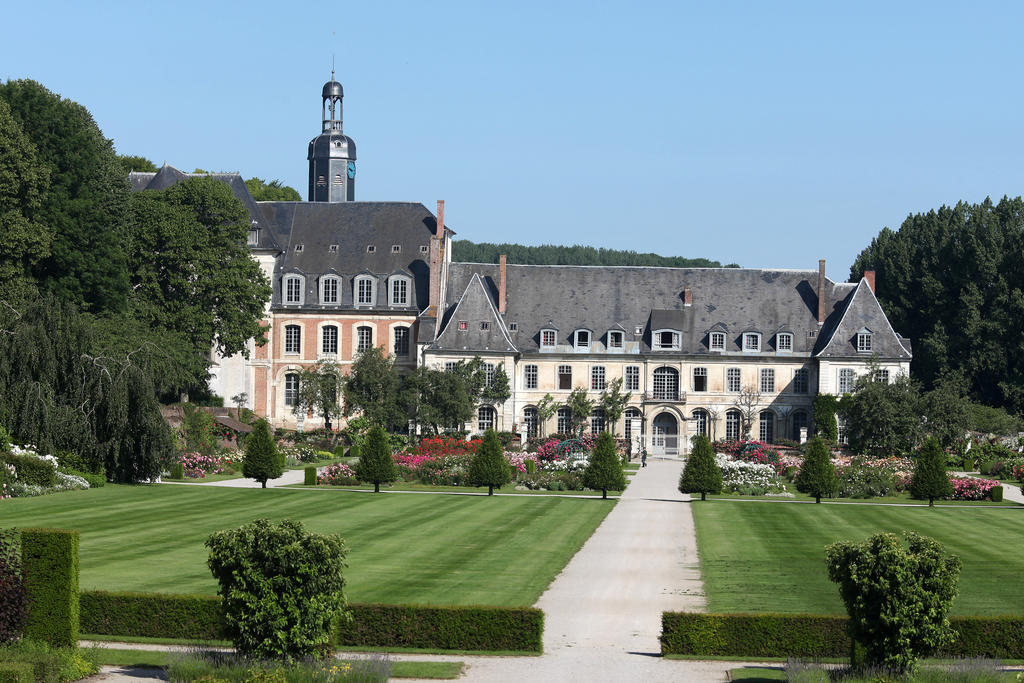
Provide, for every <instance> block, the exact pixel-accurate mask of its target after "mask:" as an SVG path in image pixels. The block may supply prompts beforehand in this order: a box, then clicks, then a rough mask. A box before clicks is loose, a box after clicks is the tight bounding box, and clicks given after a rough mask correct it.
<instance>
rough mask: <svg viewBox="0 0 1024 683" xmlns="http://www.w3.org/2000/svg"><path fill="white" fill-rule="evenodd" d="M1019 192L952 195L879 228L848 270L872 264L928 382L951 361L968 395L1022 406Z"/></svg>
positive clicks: (1023, 224) (1022, 224) (1022, 206)
mask: <svg viewBox="0 0 1024 683" xmlns="http://www.w3.org/2000/svg"><path fill="white" fill-rule="evenodd" d="M1021 264H1024V200H1022V199H1021V198H1020V197H1016V198H1013V199H1011V198H1008V197H1003V198H1002V199H1001V200H1000V201H999V202H998V203H994V202H992V201H991V200H990V199H986V200H985V201H983V202H981V203H980V204H970V203H967V202H959V203H958V204H956V205H955V206H942V207H940V208H939V209H936V210H932V211H928V212H926V213H919V214H913V215H910V216H908V217H907V219H906V220H905V221H903V224H902V225H901V226H900V228H899V230H897V231H893V230H890V229H889V228H885V229H883V230H882V231H881V232H880V233H879V234H878V236H877V237H875V239H873V240H872V241H871V244H870V245H869V246H868V247H867V248H866V249H865V250H864V251H862V252H861V253H860V255H859V256H858V257H857V259H856V260H855V261H854V263H853V266H852V268H851V271H850V275H851V278H856V279H859V278H860V276H861V273H862V272H863V271H865V270H874V271H876V280H875V282H876V288H877V295H878V299H879V301H880V302H881V303H882V306H883V307H884V308H885V311H886V314H887V315H888V317H889V320H890V321H891V322H892V324H893V327H894V328H895V329H896V330H898V331H899V332H900V333H901V334H904V335H906V336H908V337H910V338H911V339H912V340H913V341H914V360H913V362H912V366H911V367H912V374H913V376H914V377H915V378H917V379H919V380H920V381H922V382H923V384H924V386H925V388H926V389H930V388H932V386H933V385H934V384H935V383H936V382H937V381H938V380H939V378H940V377H941V376H942V375H943V374H944V373H946V372H949V371H958V372H960V373H962V375H963V377H964V379H965V380H966V384H967V390H968V392H969V394H970V395H971V397H972V398H973V399H975V400H978V401H981V402H983V403H986V404H989V405H995V406H1000V407H1007V408H1010V409H1011V410H1012V411H1013V412H1016V413H1020V412H1022V411H1024V337H1022V336H1021V334H1020V330H1021V329H1024V305H1022V304H1021V301H1022V300H1024V267H1022V265H1021Z"/></svg>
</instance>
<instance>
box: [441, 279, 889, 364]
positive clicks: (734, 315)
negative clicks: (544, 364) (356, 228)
mask: <svg viewBox="0 0 1024 683" xmlns="http://www.w3.org/2000/svg"><path fill="white" fill-rule="evenodd" d="M476 275H479V277H480V280H481V283H482V284H483V285H484V286H485V288H486V290H487V292H488V294H489V295H490V298H491V299H492V300H493V301H497V280H498V266H497V265H496V264H477V263H452V264H451V265H450V268H449V282H448V297H447V299H448V300H447V301H446V314H445V316H444V318H443V322H442V324H441V325H439V326H438V329H439V330H440V333H439V336H438V339H437V342H436V343H435V345H434V348H439V349H445V348H447V349H451V350H460V349H459V348H458V347H456V346H453V345H451V344H450V342H449V341H448V339H449V338H448V337H447V332H448V328H449V326H450V325H451V324H452V321H453V320H454V318H453V315H452V312H453V307H454V306H456V305H457V304H458V303H459V301H460V300H461V298H462V297H463V294H464V293H465V292H467V291H468V290H467V288H468V285H469V284H470V282H471V281H472V280H473V278H474V276H476ZM506 276H507V283H506V291H507V292H508V300H507V302H506V314H505V323H506V324H507V326H508V327H509V328H510V327H511V325H512V324H513V323H515V326H516V328H517V329H516V330H514V331H512V330H510V331H509V335H510V338H511V341H512V344H513V346H514V347H515V348H517V349H518V350H519V351H521V352H523V353H531V352H538V351H539V350H540V348H539V342H540V330H541V329H543V328H548V327H551V326H552V324H553V325H554V326H555V327H557V328H558V330H559V332H558V346H557V347H556V349H555V350H556V351H564V352H570V351H572V349H571V347H570V346H569V345H568V342H569V340H570V337H571V335H572V332H573V331H574V330H577V329H589V330H592V331H593V333H594V338H593V342H594V343H593V345H592V348H593V350H594V351H601V350H602V349H603V345H604V344H605V343H606V333H607V331H608V330H611V329H625V331H626V335H625V337H626V340H625V341H626V344H625V350H624V352H625V353H627V354H628V353H645V354H647V353H653V354H655V355H657V354H659V353H666V354H668V353H675V354H679V353H683V354H688V355H702V354H704V355H713V354H712V352H711V351H710V350H709V349H708V332H709V331H710V330H711V329H712V328H714V329H716V330H723V331H725V332H726V349H725V353H741V343H742V334H743V332H760V333H761V335H762V351H767V352H771V351H774V350H775V349H774V344H775V334H776V333H777V332H780V331H786V332H790V333H792V334H793V352H792V354H793V355H805V356H810V355H814V354H816V353H819V352H821V351H822V350H824V349H825V348H826V347H829V344H828V342H829V341H831V339H832V336H833V332H835V331H836V330H839V329H840V328H842V329H844V330H845V327H842V324H845V322H846V317H845V314H846V313H847V311H848V309H850V302H851V301H852V300H853V299H854V292H855V291H856V289H857V285H855V284H850V283H836V282H833V281H831V280H828V279H826V302H825V310H826V321H825V324H824V325H822V326H819V325H818V322H817V309H818V304H817V295H816V293H815V286H816V283H817V278H818V271H817V270H771V269H744V268H656V267H632V266H618V267H608V266H524V265H512V264H510V265H508V266H507V270H506ZM686 287H689V288H690V290H691V292H692V297H693V303H692V305H691V306H686V305H684V300H683V292H684V289H685V288H686ZM863 298H864V299H867V298H868V297H863ZM870 298H871V301H873V302H874V304H875V306H874V308H873V309H872V308H871V306H868V305H867V304H864V305H863V306H862V304H861V303H860V301H859V299H858V301H857V302H856V305H855V306H854V307H853V308H852V309H850V310H849V321H850V322H851V324H852V321H854V320H858V319H860V318H861V317H863V318H864V320H863V321H861V322H860V323H859V324H858V327H860V326H861V325H867V326H869V327H872V326H874V327H877V328H878V329H877V330H876V334H879V335H880V336H879V337H878V338H877V339H876V341H877V342H878V344H877V348H878V350H879V352H880V355H882V357H889V358H909V353H908V349H907V348H906V347H904V346H903V344H901V343H900V341H899V339H898V337H897V335H896V334H895V333H894V332H893V331H892V327H891V326H890V325H889V323H888V320H886V319H885V316H884V314H883V313H882V312H881V308H880V307H878V306H877V300H874V297H873V296H872V297H870ZM459 319H466V316H463V315H462V313H461V312H460V314H459ZM479 322H480V321H479V320H478V321H476V324H477V326H479ZM469 324H470V325H473V324H474V323H473V321H472V319H470V320H469ZM874 327H873V328H872V329H874ZM637 329H639V330H640V334H636V330H637ZM656 329H677V330H679V331H680V333H681V342H682V344H681V349H680V350H679V351H653V350H652V348H651V331H652V330H656ZM886 335H888V336H887V337H886V339H885V340H884V343H882V342H883V340H882V339H881V337H883V336H886ZM461 346H462V345H461V344H460V345H459V347H461ZM829 348H831V347H829ZM467 350H473V349H472V347H469V348H468V349H467ZM889 352H891V354H892V355H887V354H888V353H889ZM830 353H831V352H830ZM836 353H838V351H836Z"/></svg>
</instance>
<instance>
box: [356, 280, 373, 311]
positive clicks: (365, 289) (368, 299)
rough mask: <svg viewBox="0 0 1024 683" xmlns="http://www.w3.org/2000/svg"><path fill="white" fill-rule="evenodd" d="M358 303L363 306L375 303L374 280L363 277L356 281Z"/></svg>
mask: <svg viewBox="0 0 1024 683" xmlns="http://www.w3.org/2000/svg"><path fill="white" fill-rule="evenodd" d="M356 304H358V305H361V306H369V305H372V304H373V280H371V279H369V278H361V279H360V280H358V281H357V282H356Z"/></svg>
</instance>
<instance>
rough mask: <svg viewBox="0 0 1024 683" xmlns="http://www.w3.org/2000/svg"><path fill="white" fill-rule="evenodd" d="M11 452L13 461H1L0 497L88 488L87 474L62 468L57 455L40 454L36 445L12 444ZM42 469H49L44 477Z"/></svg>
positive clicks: (19, 496)
mask: <svg viewBox="0 0 1024 683" xmlns="http://www.w3.org/2000/svg"><path fill="white" fill-rule="evenodd" d="M10 454H11V457H12V460H11V461H10V462H0V500H2V499H5V498H27V497H30V496H41V495H44V494H47V493H57V492H59V491H76V490H82V489H88V488H89V482H88V481H87V480H86V479H85V478H84V477H80V476H78V475H76V474H70V473H67V472H61V471H59V470H58V469H57V465H58V462H57V457H56V456H53V455H45V454H40V453H37V452H36V451H35V448H34V447H33V446H17V445H14V444H11V448H10ZM19 468H21V471H19ZM40 471H45V472H47V474H46V477H47V478H46V479H45V480H43V479H42V478H40V477H39V474H40Z"/></svg>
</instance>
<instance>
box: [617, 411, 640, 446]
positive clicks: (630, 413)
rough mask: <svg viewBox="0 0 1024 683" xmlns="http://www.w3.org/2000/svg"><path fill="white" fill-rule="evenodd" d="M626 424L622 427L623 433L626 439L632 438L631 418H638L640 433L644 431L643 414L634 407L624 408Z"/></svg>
mask: <svg viewBox="0 0 1024 683" xmlns="http://www.w3.org/2000/svg"><path fill="white" fill-rule="evenodd" d="M625 417H626V425H625V427H624V428H623V430H622V431H623V434H625V436H626V438H627V439H632V438H633V420H640V433H641V434H643V432H644V414H643V413H641V412H640V411H639V410H638V409H636V408H626V413H625Z"/></svg>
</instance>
